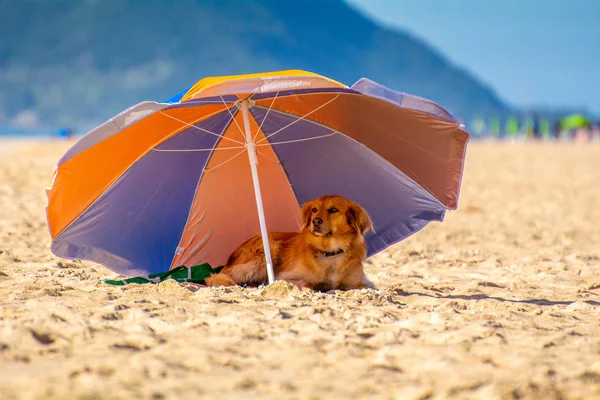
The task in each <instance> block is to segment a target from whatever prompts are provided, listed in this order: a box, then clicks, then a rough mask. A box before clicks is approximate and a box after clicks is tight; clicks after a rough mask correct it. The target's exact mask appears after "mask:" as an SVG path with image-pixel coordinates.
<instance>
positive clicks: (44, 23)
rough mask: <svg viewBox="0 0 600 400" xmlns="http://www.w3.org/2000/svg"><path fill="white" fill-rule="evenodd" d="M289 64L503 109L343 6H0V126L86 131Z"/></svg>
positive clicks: (124, 1)
mask: <svg viewBox="0 0 600 400" xmlns="http://www.w3.org/2000/svg"><path fill="white" fill-rule="evenodd" d="M288 68H289V69H292V68H294V69H306V70H309V71H313V72H316V73H320V74H323V75H326V76H329V77H331V78H334V79H336V80H339V81H341V82H344V83H346V84H348V85H351V84H353V83H354V82H355V81H356V80H357V79H359V78H360V77H363V76H366V77H369V78H371V79H373V80H375V81H377V82H379V83H382V84H384V85H386V86H389V87H391V88H393V89H395V90H400V91H404V92H407V93H412V94H416V95H419V96H423V97H427V98H430V99H432V100H434V101H436V102H438V103H440V104H441V105H442V106H444V107H446V108H447V109H449V110H450V111H451V112H453V113H454V114H455V115H457V116H461V117H464V118H465V119H466V118H470V117H471V116H472V115H475V114H482V113H497V112H504V111H506V110H507V108H508V107H507V106H506V105H505V104H504V103H503V102H502V101H501V100H500V99H499V98H498V97H497V96H496V94H495V93H494V92H493V91H492V90H491V89H490V88H488V87H486V86H485V85H484V84H483V83H481V82H480V81H478V80H477V79H476V78H475V77H473V76H471V75H470V74H469V73H468V72H466V71H464V70H461V69H459V68H458V67H456V66H454V65H452V64H450V63H449V62H448V61H447V60H445V59H444V58H443V57H442V56H441V55H440V54H439V53H438V52H437V51H436V50H434V49H432V48H430V47H429V46H427V45H426V44H425V43H423V42H422V41H420V40H418V39H416V38H414V37H412V36H410V35H408V34H406V33H404V32H401V31H396V30H392V29H388V28H384V27H381V26H378V25H377V24H376V23H374V22H372V21H371V20H369V19H367V18H366V17H365V16H363V15H362V14H360V13H359V12H358V11H355V10H354V9H352V8H350V7H349V6H348V5H347V4H346V3H344V2H343V1H342V0H286V1H279V0H245V1H237V0H202V1H200V0H177V1H159V0H144V1H142V0H119V1H116V0H101V1H100V0H81V1H75V0H52V1H42V0H38V1H36V0H20V1H14V0H0V88H1V90H0V125H2V124H17V125H31V126H35V125H36V124H37V125H39V124H71V125H74V126H86V127H87V126H89V125H90V124H96V123H100V122H102V121H104V120H106V119H108V118H110V117H112V116H113V115H114V114H116V113H118V112H119V111H121V110H123V109H124V108H126V107H129V106H131V105H133V104H135V103H137V102H140V101H142V100H157V101H160V100H164V99H166V98H168V97H170V96H171V95H174V94H175V93H177V92H179V91H181V90H183V89H185V88H186V87H188V86H189V85H191V84H192V83H194V82H195V81H196V80H198V79H200V78H202V77H204V76H210V75H228V74H237V73H251V72H260V71H270V70H278V69H288Z"/></svg>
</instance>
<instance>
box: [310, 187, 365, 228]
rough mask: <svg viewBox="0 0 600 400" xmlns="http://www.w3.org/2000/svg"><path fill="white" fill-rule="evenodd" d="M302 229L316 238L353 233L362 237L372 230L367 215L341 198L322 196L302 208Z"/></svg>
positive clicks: (356, 205) (353, 204) (359, 207)
mask: <svg viewBox="0 0 600 400" xmlns="http://www.w3.org/2000/svg"><path fill="white" fill-rule="evenodd" d="M302 221H303V229H304V230H308V231H310V232H312V234H313V235H316V236H335V235H343V234H348V233H352V232H355V233H357V234H359V235H361V236H364V235H365V233H367V231H369V230H371V229H373V222H371V218H370V217H369V214H367V212H366V211H365V210H364V209H363V208H362V207H361V206H359V205H358V204H356V203H354V202H352V201H350V200H348V199H346V198H344V197H342V196H322V197H319V198H318V199H316V200H312V201H309V202H308V203H306V204H305V205H304V207H302Z"/></svg>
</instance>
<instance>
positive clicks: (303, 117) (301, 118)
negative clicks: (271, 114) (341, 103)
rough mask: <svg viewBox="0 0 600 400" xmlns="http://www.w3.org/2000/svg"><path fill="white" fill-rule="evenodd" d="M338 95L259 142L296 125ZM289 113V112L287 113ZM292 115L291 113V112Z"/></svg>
mask: <svg viewBox="0 0 600 400" xmlns="http://www.w3.org/2000/svg"><path fill="white" fill-rule="evenodd" d="M338 97H340V95H339V94H338V95H337V96H335V97H334V98H333V99H331V100H328V101H326V102H325V103H323V104H321V105H320V106H319V107H317V108H315V109H314V110H312V111H309V112H308V113H306V114H304V115H303V116H301V117H299V118H298V119H295V120H294V121H292V122H290V123H289V124H287V125H286V126H284V127H283V128H280V129H278V130H276V131H275V132H273V133H271V134H270V135H269V136H267V137H265V138H263V139H261V140H259V141H258V142H256V143H257V144H258V143H261V142H264V141H265V140H267V139H268V138H270V137H271V136H273V135H276V134H278V133H279V132H281V131H282V130H284V129H286V128H289V127H290V126H292V125H294V124H295V123H296V122H298V121H301V120H303V119H305V118H306V117H308V116H309V115H311V114H312V113H314V112H316V111H318V110H320V109H321V108H323V107H325V106H326V105H327V104H329V103H331V102H332V101H334V100H335V99H337V98H338ZM286 114H287V113H286ZM290 115H291V114H290Z"/></svg>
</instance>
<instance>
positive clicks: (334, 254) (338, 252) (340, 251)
mask: <svg viewBox="0 0 600 400" xmlns="http://www.w3.org/2000/svg"><path fill="white" fill-rule="evenodd" d="M343 252H344V249H338V250H335V251H322V252H321V254H322V255H323V256H325V257H333V256H337V255H338V254H342V253H343Z"/></svg>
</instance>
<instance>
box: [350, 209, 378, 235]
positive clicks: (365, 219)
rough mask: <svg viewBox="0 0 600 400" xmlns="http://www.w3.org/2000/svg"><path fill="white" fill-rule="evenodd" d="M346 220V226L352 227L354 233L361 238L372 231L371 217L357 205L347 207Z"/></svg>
mask: <svg viewBox="0 0 600 400" xmlns="http://www.w3.org/2000/svg"><path fill="white" fill-rule="evenodd" d="M346 218H347V219H348V225H350V226H351V227H353V228H354V229H355V230H356V232H358V233H360V234H361V235H363V236H364V235H365V233H367V232H368V231H372V230H373V221H371V217H369V214H367V212H366V211H365V209H364V208H362V207H361V206H359V205H358V204H352V205H350V207H348V211H346Z"/></svg>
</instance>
